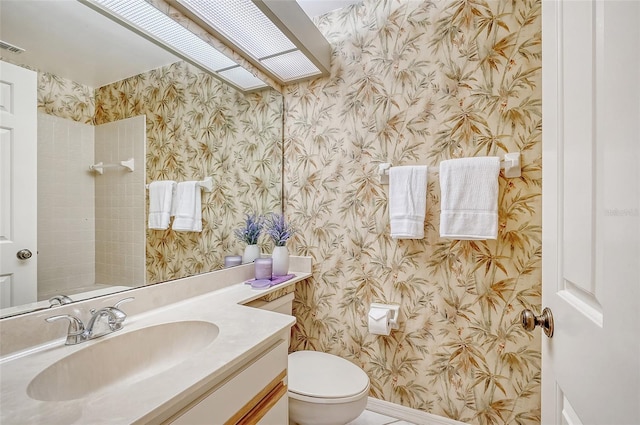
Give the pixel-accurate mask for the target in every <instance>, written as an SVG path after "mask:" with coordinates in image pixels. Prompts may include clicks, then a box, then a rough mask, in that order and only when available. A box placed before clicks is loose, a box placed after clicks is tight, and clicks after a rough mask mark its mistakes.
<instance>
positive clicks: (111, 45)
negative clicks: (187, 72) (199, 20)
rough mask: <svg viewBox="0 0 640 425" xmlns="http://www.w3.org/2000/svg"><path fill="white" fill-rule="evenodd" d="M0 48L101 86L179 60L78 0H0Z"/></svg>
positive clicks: (25, 60) (21, 60)
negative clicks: (9, 48)
mask: <svg viewBox="0 0 640 425" xmlns="http://www.w3.org/2000/svg"><path fill="white" fill-rule="evenodd" d="M0 39H1V40H3V41H6V42H9V43H11V44H14V45H16V46H18V47H22V48H23V49H25V50H26V51H25V52H24V53H20V54H14V53H10V52H8V51H6V50H2V51H0V53H1V54H2V56H3V57H6V58H7V59H9V60H10V61H12V62H14V63H17V64H25V65H28V66H30V67H32V68H35V69H38V70H42V71H47V72H51V73H54V74H56V75H58V76H61V77H64V78H68V79H71V80H73V81H76V82H78V83H81V84H85V85H87V86H89V87H94V88H97V87H102V86H104V85H106V84H109V83H113V82H115V81H120V80H122V79H124V78H127V77H131V76H133V75H137V74H140V73H142V72H146V71H149V70H151V69H155V68H159V67H161V66H164V65H167V64H170V63H173V62H176V61H178V60H180V59H179V58H177V57H176V56H174V55H172V54H170V53H169V52H167V51H165V50H164V49H162V48H160V47H158V46H156V45H155V44H153V43H151V42H150V41H147V40H146V39H144V38H142V37H140V36H138V35H136V34H134V33H133V32H132V31H130V30H128V29H126V28H124V27H123V26H121V25H119V24H117V23H115V22H113V21H112V20H110V19H108V18H106V17H104V16H102V15H101V14H99V13H97V12H95V11H94V10H92V9H90V8H89V7H87V6H85V5H83V4H81V3H79V2H78V1H76V0H55V1H34V0H0Z"/></svg>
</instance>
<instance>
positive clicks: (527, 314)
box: [521, 307, 553, 338]
mask: <svg viewBox="0 0 640 425" xmlns="http://www.w3.org/2000/svg"><path fill="white" fill-rule="evenodd" d="M521 319H522V327H523V328H524V329H525V330H527V331H532V330H534V329H535V327H536V326H540V327H541V328H542V329H543V330H544V334H545V335H546V336H548V337H549V338H551V337H552V336H553V314H552V313H551V309H549V308H548V307H545V309H544V310H542V314H541V315H540V316H536V315H535V314H534V313H533V311H531V310H529V309H528V308H527V309H524V310H522V314H521Z"/></svg>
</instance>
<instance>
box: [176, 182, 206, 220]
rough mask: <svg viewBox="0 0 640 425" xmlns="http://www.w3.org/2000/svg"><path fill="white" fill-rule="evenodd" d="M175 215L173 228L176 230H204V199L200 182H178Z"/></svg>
mask: <svg viewBox="0 0 640 425" xmlns="http://www.w3.org/2000/svg"><path fill="white" fill-rule="evenodd" d="M174 215H175V218H174V219H173V226H171V228H172V229H173V230H175V231H176V232H202V201H201V199H200V185H198V182H195V181H191V182H181V183H178V188H177V189H176V196H175V199H174Z"/></svg>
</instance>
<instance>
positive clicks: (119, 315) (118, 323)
mask: <svg viewBox="0 0 640 425" xmlns="http://www.w3.org/2000/svg"><path fill="white" fill-rule="evenodd" d="M133 300H135V298H134V297H127V298H123V299H121V300H120V301H118V302H117V303H115V305H114V306H113V307H107V308H106V309H107V310H109V311H110V312H111V313H113V317H114V321H113V322H109V326H111V330H112V331H117V330H119V329H122V323H123V322H124V319H126V318H127V313H125V312H124V311H122V310H121V309H120V305H121V304H125V303H128V302H130V301H133Z"/></svg>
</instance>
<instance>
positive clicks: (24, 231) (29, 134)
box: [0, 62, 38, 308]
mask: <svg viewBox="0 0 640 425" xmlns="http://www.w3.org/2000/svg"><path fill="white" fill-rule="evenodd" d="M36 108H37V74H36V73H35V72H33V71H29V70H27V69H24V68H21V67H18V66H15V65H12V64H9V63H6V62H0V201H1V202H0V308H6V307H11V306H15V305H22V304H27V303H31V302H35V301H36V298H37V292H38V290H37V259H36V253H37V246H36V244H37V229H36V227H37V211H36V206H37V204H36V201H37V174H36V172H37V169H36V167H37V109H36ZM20 251H22V252H21V253H20V256H21V257H23V258H24V259H20V258H18V253H19V252H20ZM29 253H32V256H31V258H28V259H27V258H25V257H28V256H29Z"/></svg>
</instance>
